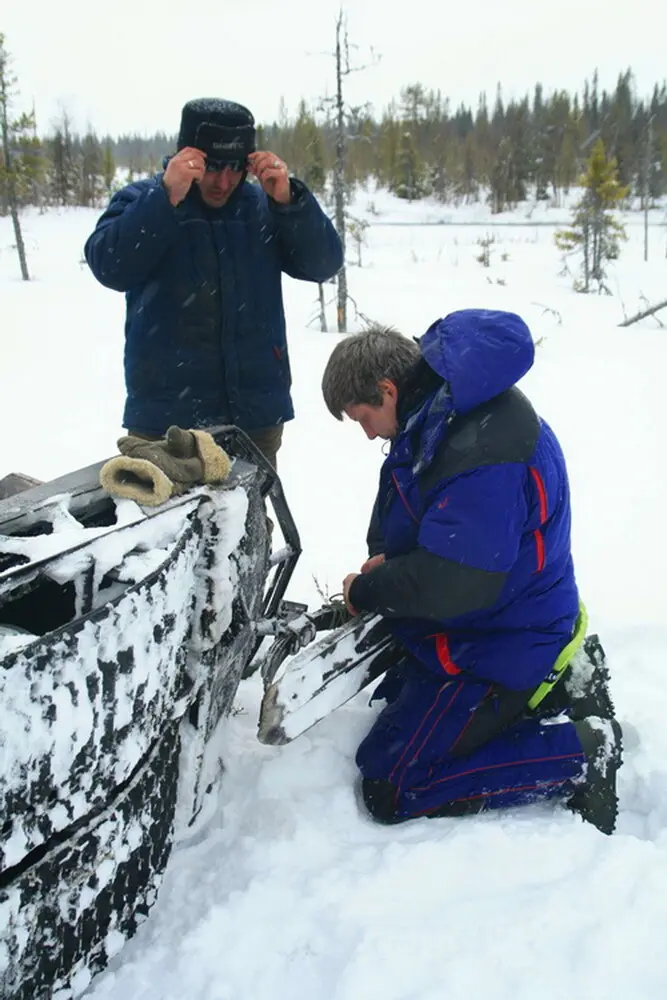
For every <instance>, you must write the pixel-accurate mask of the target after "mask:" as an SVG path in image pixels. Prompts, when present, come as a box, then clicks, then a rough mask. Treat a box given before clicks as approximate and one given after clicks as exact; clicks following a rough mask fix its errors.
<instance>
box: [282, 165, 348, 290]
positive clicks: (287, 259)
mask: <svg viewBox="0 0 667 1000" xmlns="http://www.w3.org/2000/svg"><path fill="white" fill-rule="evenodd" d="M290 185H291V187H292V201H291V202H290V204H289V205H280V204H279V203H278V202H276V201H273V200H272V199H269V205H270V209H271V212H272V214H273V217H274V219H275V223H276V228H277V231H278V239H279V245H280V266H281V268H282V270H283V271H285V273H286V274H289V275H290V277H292V278H300V279H302V280H304V281H328V280H329V278H333V276H334V275H335V274H336V273H337V272H338V271H339V270H340V269H341V267H342V266H343V247H342V245H341V242H340V239H339V238H338V233H337V232H336V230H335V228H334V225H333V223H332V222H331V219H329V218H328V216H327V215H325V213H324V212H323V211H322V209H321V208H320V206H319V204H318V202H317V199H316V198H315V196H314V195H313V194H311V192H310V191H309V190H308V188H307V187H306V185H305V184H303V183H302V182H301V181H298V180H295V179H294V178H292V179H291V180H290Z"/></svg>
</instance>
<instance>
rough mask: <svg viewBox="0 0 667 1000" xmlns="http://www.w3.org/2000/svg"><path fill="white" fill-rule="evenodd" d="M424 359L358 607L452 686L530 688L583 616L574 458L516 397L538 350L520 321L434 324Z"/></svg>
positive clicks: (468, 316) (465, 319)
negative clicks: (573, 546) (573, 532)
mask: <svg viewBox="0 0 667 1000" xmlns="http://www.w3.org/2000/svg"><path fill="white" fill-rule="evenodd" d="M420 348H421V352H422V358H423V360H422V361H421V362H420V364H419V366H418V369H417V372H418V375H417V377H416V379H413V382H412V384H410V383H409V384H408V386H407V387H406V388H405V390H404V391H403V393H401V389H400V388H399V405H400V404H401V399H402V398H403V403H404V404H405V403H406V402H407V404H408V408H409V409H410V412H409V413H406V407H405V405H403V406H402V408H401V410H400V411H399V413H400V417H401V422H400V429H399V433H398V435H397V437H396V438H395V440H394V441H393V442H392V447H391V451H390V453H389V455H388V457H387V459H386V461H385V463H384V465H383V467H382V471H381V476H380V488H379V492H378V499H377V501H376V512H375V517H376V522H375V529H374V530H375V532H378V531H379V536H378V537H377V538H376V539H375V541H373V540H372V538H373V535H372V533H371V534H370V535H369V540H370V543H371V548H372V551H376V552H377V551H384V553H385V555H386V562H385V563H384V564H383V565H380V566H378V567H377V568H375V569H374V570H372V571H371V572H370V573H367V574H363V575H362V576H359V577H357V579H356V580H355V581H354V583H353V585H352V588H351V590H350V601H351V603H352V604H353V605H354V606H355V607H356V608H357V609H358V610H369V611H378V612H380V613H381V614H384V615H386V616H387V617H389V618H390V619H392V622H393V629H394V632H395V634H396V637H397V638H398V639H399V640H400V641H401V642H402V643H403V644H404V645H405V646H406V647H407V648H408V649H409V650H410V651H411V652H413V653H414V654H415V655H416V657H417V658H418V659H419V660H421V662H422V663H423V664H425V665H426V666H427V667H429V668H431V669H432V670H435V671H437V672H439V673H440V674H441V675H443V673H444V674H445V675H458V674H459V673H460V674H461V677H462V679H465V677H466V676H469V677H470V678H471V679H474V680H476V681H479V680H489V681H492V682H496V683H500V684H502V685H504V686H506V687H508V688H512V689H515V690H521V691H523V690H529V689H531V688H535V687H537V685H538V684H539V683H540V682H541V681H542V680H543V679H544V677H545V676H546V675H547V674H548V673H549V670H550V669H551V667H552V666H553V664H554V662H555V660H556V659H557V657H558V654H559V652H560V651H561V649H562V648H563V647H564V646H565V645H566V644H567V642H568V641H569V640H570V638H571V636H572V633H573V629H574V625H575V621H576V617H577V613H578V596H577V588H576V584H575V578H574V570H573V564H572V557H571V552H570V496H569V486H568V479H567V472H566V467H565V460H564V458H563V454H562V452H561V449H560V446H559V444H558V441H557V439H556V437H555V435H554V433H553V431H552V430H551V429H550V428H549V426H548V425H547V424H546V423H545V422H544V421H543V420H541V419H540V418H539V417H538V416H537V414H536V413H535V411H534V410H533V408H532V406H531V404H530V403H529V402H528V400H527V399H526V397H525V396H524V395H523V394H522V393H521V392H520V391H519V390H518V389H517V388H515V387H514V385H515V383H516V382H517V381H518V380H519V379H520V378H521V377H522V376H523V375H524V374H525V373H526V371H528V369H529V368H530V367H531V366H532V364H533V358H534V346H533V340H532V337H531V335H530V331H529V330H528V328H527V326H526V325H525V323H524V322H523V321H522V320H521V319H520V318H519V317H518V316H516V315H514V314H513V313H504V312H490V311H483V310H474V309H471V310H463V311H461V312H455V313H452V314H450V315H449V316H447V317H446V318H445V319H442V320H439V321H437V322H436V323H434V324H433V325H432V326H431V327H430V329H429V330H428V331H427V333H426V334H425V335H424V337H423V338H422V339H421V342H420ZM420 386H421V389H420ZM513 387H514V388H513ZM415 399H416V405H414V406H412V405H410V404H411V402H414V400H415Z"/></svg>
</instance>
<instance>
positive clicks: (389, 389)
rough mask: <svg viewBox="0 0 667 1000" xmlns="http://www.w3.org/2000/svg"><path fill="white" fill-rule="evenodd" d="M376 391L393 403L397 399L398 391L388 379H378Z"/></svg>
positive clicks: (394, 384)
mask: <svg viewBox="0 0 667 1000" xmlns="http://www.w3.org/2000/svg"><path fill="white" fill-rule="evenodd" d="M378 389H379V390H380V392H381V393H382V395H383V396H384V395H385V394H386V395H387V396H389V398H390V399H393V401H394V402H396V400H397V399H398V389H397V388H396V383H395V382H392V380H391V379H390V378H383V379H380V381H379V382H378Z"/></svg>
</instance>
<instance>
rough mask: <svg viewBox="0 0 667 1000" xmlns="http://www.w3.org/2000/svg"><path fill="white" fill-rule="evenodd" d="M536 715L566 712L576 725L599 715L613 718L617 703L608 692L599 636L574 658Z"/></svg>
mask: <svg viewBox="0 0 667 1000" xmlns="http://www.w3.org/2000/svg"><path fill="white" fill-rule="evenodd" d="M535 712H536V714H537V715H541V716H548V715H558V714H559V713H560V712H567V714H568V715H569V716H570V718H571V719H572V721H573V722H578V721H581V720H582V719H587V718H590V717H591V716H596V717H597V718H600V719H613V718H614V716H615V712H614V703H613V701H612V700H611V694H610V693H609V670H608V668H607V665H606V663H605V654H604V649H603V648H602V645H601V644H600V640H599V638H598V636H597V635H589V636H587V637H586V639H585V640H584V644H583V646H582V647H581V649H580V650H579V652H578V653H576V655H575V656H574V658H573V660H572V662H571V664H570V666H569V667H568V669H567V671H566V673H565V676H564V677H563V678H562V679H561V680H560V681H559V682H558V684H556V686H555V687H554V689H553V690H552V691H550V692H549V694H548V695H547V696H546V698H545V699H544V700H543V701H542V702H540V704H539V705H538V707H537V709H536V710H535Z"/></svg>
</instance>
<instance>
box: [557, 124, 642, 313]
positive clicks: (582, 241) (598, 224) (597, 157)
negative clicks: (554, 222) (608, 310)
mask: <svg viewBox="0 0 667 1000" xmlns="http://www.w3.org/2000/svg"><path fill="white" fill-rule="evenodd" d="M580 184H581V187H582V188H583V189H584V194H583V197H582V198H581V200H580V201H579V202H578V203H577V204H576V205H575V208H574V217H573V219H572V225H571V226H570V228H569V229H562V230H559V232H557V233H556V235H555V240H556V245H557V246H558V248H559V249H560V250H561V251H562V252H563V253H564V254H566V255H567V254H571V253H580V254H581V278H580V279H577V281H576V282H575V285H574V287H575V289H576V291H579V292H589V291H590V290H591V284H592V283H593V282H595V283H596V284H597V289H598V292H602V291H605V292H607V294H609V289H608V288H607V286H606V284H605V278H606V271H605V265H606V263H607V262H608V261H610V260H616V258H617V257H618V255H619V253H620V243H621V240H623V239H625V238H626V236H625V228H624V226H623V225H622V224H621V223H620V222H619V221H618V220H617V219H616V218H615V216H614V214H613V210H614V209H617V208H618V206H619V204H620V202H622V201H623V200H624V199H625V198H626V197H627V195H628V188H627V187H623V186H622V185H621V183H620V182H619V179H618V166H617V163H616V160H615V158H614V157H611V158H607V154H606V152H605V148H604V142H603V141H602V139H601V138H600V139H598V140H597V141H596V142H595V143H594V145H593V148H592V150H591V154H590V156H589V158H588V160H587V161H586V169H585V172H584V174H583V175H582V177H581V180H580Z"/></svg>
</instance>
